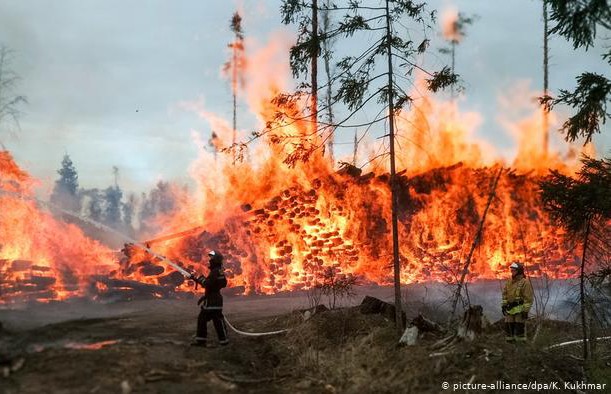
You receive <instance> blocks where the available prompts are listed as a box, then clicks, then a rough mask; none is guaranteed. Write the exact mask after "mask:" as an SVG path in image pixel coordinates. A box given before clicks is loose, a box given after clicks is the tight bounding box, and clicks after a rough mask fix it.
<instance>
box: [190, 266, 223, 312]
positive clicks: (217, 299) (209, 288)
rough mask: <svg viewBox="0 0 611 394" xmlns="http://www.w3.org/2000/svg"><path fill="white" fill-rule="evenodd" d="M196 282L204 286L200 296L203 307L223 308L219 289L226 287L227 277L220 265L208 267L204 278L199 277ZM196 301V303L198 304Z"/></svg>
mask: <svg viewBox="0 0 611 394" xmlns="http://www.w3.org/2000/svg"><path fill="white" fill-rule="evenodd" d="M197 282H198V283H199V284H201V285H202V286H203V287H204V296H203V297H202V298H200V302H199V303H201V304H202V308H203V309H210V310H214V309H219V310H220V309H223V296H222V295H221V289H222V288H224V287H227V278H225V274H224V273H223V272H222V269H221V267H214V268H210V273H209V274H208V276H207V277H206V278H199V279H197ZM199 303H198V304H199Z"/></svg>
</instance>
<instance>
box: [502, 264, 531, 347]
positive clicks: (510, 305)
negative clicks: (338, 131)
mask: <svg viewBox="0 0 611 394" xmlns="http://www.w3.org/2000/svg"><path fill="white" fill-rule="evenodd" d="M509 268H510V269H511V279H510V280H508V281H507V283H506V284H505V287H504V288H503V300H502V304H501V310H502V312H503V315H504V316H505V333H506V337H505V339H506V341H507V342H526V320H527V319H528V312H529V311H530V308H531V306H532V304H533V299H534V296H533V288H532V286H531V284H530V281H529V280H528V278H526V277H525V276H524V266H523V265H522V264H521V263H519V262H514V263H512V264H511V265H510V266H509Z"/></svg>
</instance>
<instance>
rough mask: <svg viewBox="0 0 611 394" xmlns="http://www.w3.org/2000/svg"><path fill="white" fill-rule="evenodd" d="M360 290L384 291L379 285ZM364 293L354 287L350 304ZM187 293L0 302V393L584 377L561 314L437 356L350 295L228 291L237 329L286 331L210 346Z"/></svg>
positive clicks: (306, 389)
mask: <svg viewBox="0 0 611 394" xmlns="http://www.w3.org/2000/svg"><path fill="white" fill-rule="evenodd" d="M363 292H366V293H367V294H370V295H373V296H376V297H378V298H382V299H390V298H391V297H392V289H388V288H374V289H371V288H370V289H363V290H362V291H361V293H363ZM361 299H362V294H359V295H357V297H355V298H354V299H353V300H352V302H353V303H355V304H358V303H359V302H360V300H361ZM194 303H195V300H148V301H131V302H120V303H114V304H95V303H91V302H84V301H72V302H63V303H56V304H49V305H39V306H35V307H29V308H26V309H21V310H10V311H7V310H2V311H0V322H2V323H3V325H4V329H3V330H1V331H0V362H2V357H4V358H5V359H7V358H8V359H12V360H15V359H18V358H23V359H24V361H25V362H24V364H23V366H22V367H21V368H18V369H17V370H15V371H14V372H11V373H10V374H9V376H8V377H0V393H191V392H193V393H196V392H197V393H200V392H209V393H225V392H235V393H243V392H249V393H324V392H329V393H336V392H342V393H344V392H345V393H363V392H366V393H386V392H387V393H399V392H400V393H410V392H413V393H439V392H444V390H443V389H442V383H443V382H448V383H449V384H450V385H452V384H456V383H461V382H462V383H467V382H469V381H471V382H472V383H482V382H488V383H492V382H495V381H503V382H505V383H528V382H533V381H537V382H550V381H557V382H559V384H560V387H563V382H575V381H582V380H583V379H584V374H583V370H582V368H581V364H580V363H579V361H578V360H576V358H577V357H579V355H580V348H579V346H574V345H573V346H566V347H562V348H559V349H554V350H546V347H547V346H548V345H550V344H553V343H557V342H561V341H563V340H568V339H575V338H579V327H577V326H575V325H573V324H571V323H567V322H558V321H548V322H546V323H545V324H544V325H543V328H542V330H541V332H540V334H539V336H538V339H537V341H536V342H535V343H528V344H523V345H521V346H517V345H515V344H507V343H505V342H504V340H503V338H504V334H503V332H502V328H501V327H500V325H491V326H490V327H489V328H488V329H487V330H486V331H485V332H484V334H483V335H482V336H481V337H479V338H478V339H477V340H476V341H473V342H460V343H457V344H456V346H454V347H452V348H451V349H446V352H447V354H442V355H435V354H434V353H436V352H437V353H439V351H438V350H435V349H434V348H433V344H434V343H435V342H437V341H438V340H439V339H440V338H441V337H442V336H440V335H439V334H427V335H424V336H422V337H421V338H420V340H419V342H418V344H417V345H416V346H410V347H400V346H398V345H397V339H398V335H397V332H396V330H395V329H394V326H393V324H392V322H391V321H389V320H388V319H386V318H384V317H383V316H381V315H363V314H361V313H360V312H359V311H358V309H357V308H354V307H349V305H350V302H347V303H345V305H344V306H345V307H344V308H339V309H336V310H331V311H325V312H322V313H319V314H316V315H314V316H312V317H311V318H310V319H308V320H307V321H304V318H303V314H302V313H301V312H298V310H299V309H303V308H307V307H308V299H307V297H306V295H305V294H299V293H295V294H285V295H276V296H273V297H234V298H229V299H226V307H225V309H226V315H227V317H228V319H229V320H230V321H231V322H232V323H233V324H234V325H235V326H236V327H238V328H239V329H242V330H244V331H257V332H258V331H271V330H275V329H282V328H290V331H289V332H288V333H286V334H281V335H277V336H270V337H257V338H253V337H245V336H240V335H237V334H235V333H231V335H230V341H231V342H230V344H229V345H228V346H225V347H220V346H218V345H217V344H216V343H215V342H214V341H213V342H212V346H211V347H209V348H192V347H190V346H189V345H188V344H189V342H190V340H191V337H192V335H193V333H194V330H195V321H196V315H197V308H196V307H195V305H194ZM529 328H530V330H531V332H532V331H533V327H532V325H531V326H530V327H529ZM209 329H212V327H211V325H210V327H209ZM212 333H213V330H212ZM602 334H606V335H611V333H609V332H601V335H602ZM211 338H214V336H212V335H211ZM214 339H215V338H214ZM610 343H611V342H607V343H606V344H601V345H599V348H598V350H599V351H598V354H599V360H598V361H597V363H596V364H595V365H594V366H593V367H592V368H591V371H590V372H589V375H588V376H589V379H590V382H596V383H606V384H607V386H606V387H607V389H606V390H603V391H592V392H611V388H610V387H611V386H610V385H611V381H610V379H611V378H610V377H611V364H610V363H609V360H610V359H609V357H610V356H611V350H610V349H611V346H609V344H610ZM605 346H606V347H605ZM5 362H6V361H5ZM6 365H8V364H6ZM451 391H452V386H450V388H449V389H448V390H446V391H445V392H451ZM457 391H463V392H467V391H465V390H457ZM501 391H502V392H505V393H507V392H528V390H522V391H520V390H516V391H513V390H501ZM501 391H496V390H490V391H489V392H501ZM582 391H587V390H582ZM471 392H477V391H471ZM541 392H545V390H542V391H541ZM552 392H566V391H563V390H560V391H552ZM575 392H577V391H575Z"/></svg>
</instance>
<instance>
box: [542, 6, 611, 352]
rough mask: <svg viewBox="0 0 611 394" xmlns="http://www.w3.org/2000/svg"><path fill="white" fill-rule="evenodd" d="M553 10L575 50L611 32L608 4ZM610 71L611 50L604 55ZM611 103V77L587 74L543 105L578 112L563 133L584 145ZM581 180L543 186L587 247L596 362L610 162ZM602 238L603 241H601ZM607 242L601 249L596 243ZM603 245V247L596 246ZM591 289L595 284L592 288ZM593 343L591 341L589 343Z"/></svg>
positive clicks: (592, 166) (589, 162)
mask: <svg viewBox="0 0 611 394" xmlns="http://www.w3.org/2000/svg"><path fill="white" fill-rule="evenodd" d="M546 2H547V3H548V4H549V6H550V9H551V18H550V19H551V21H552V22H554V23H555V26H553V27H552V29H551V30H550V33H551V34H560V35H561V36H563V37H565V38H566V39H567V40H569V41H572V42H573V47H574V48H575V49H577V48H580V47H584V48H585V49H586V50H587V49H588V48H589V47H591V46H592V45H593V44H594V39H595V38H596V34H597V29H604V30H607V31H608V30H609V29H611V8H610V7H609V5H608V2H607V1H606V0H583V1H564V0H546ZM603 59H606V61H607V62H608V63H609V65H611V50H610V51H608V52H607V53H606V54H604V55H603ZM610 100H611V80H609V79H608V78H607V77H606V76H604V75H600V74H596V73H591V72H584V73H582V74H581V75H580V76H578V77H577V87H576V88H575V90H574V91H568V90H561V91H560V95H559V96H558V97H557V98H552V97H550V96H544V97H543V98H542V99H541V101H542V102H543V103H544V104H546V105H548V106H549V107H551V106H554V105H557V104H561V103H563V104H568V105H569V106H571V107H573V108H574V109H576V110H577V112H576V114H575V115H573V116H571V117H570V118H569V119H568V120H567V121H566V122H565V123H564V124H563V125H562V131H563V132H564V133H565V135H566V139H567V140H568V141H575V140H577V139H578V138H584V139H585V143H588V142H589V141H591V139H592V136H593V135H594V134H596V133H599V132H600V127H601V124H604V123H605V122H606V120H607V119H608V118H610V117H611V114H609V113H608V112H607V105H608V103H609V101H610ZM582 162H583V167H582V169H581V171H580V172H579V173H578V178H577V179H574V178H572V177H567V176H565V175H562V174H560V173H558V172H557V171H552V172H551V174H550V175H549V176H548V177H547V178H546V179H544V180H543V181H542V182H541V190H542V199H543V202H544V206H545V207H546V209H547V211H548V212H549V213H550V215H551V217H552V218H553V219H554V220H556V221H557V222H558V223H559V224H560V225H562V226H563V227H564V228H565V229H566V230H567V233H568V235H569V236H571V237H573V238H576V239H578V240H579V241H580V242H581V245H582V257H581V267H580V275H579V276H580V286H579V288H580V296H579V300H580V306H581V319H582V330H583V331H582V334H583V358H584V360H588V359H589V358H590V356H591V351H590V349H591V345H592V341H591V338H588V337H589V329H588V323H587V311H588V309H591V308H592V305H591V303H589V302H588V300H589V296H588V294H587V292H586V290H587V289H586V280H587V279H588V270H592V269H596V268H600V267H595V266H592V265H594V263H596V262H600V260H598V261H596V260H597V259H591V256H595V255H597V254H598V255H600V253H599V252H596V250H599V251H600V249H602V250H603V254H605V253H606V254H607V255H608V254H611V250H610V249H611V246H610V245H609V241H608V239H609V233H610V231H609V228H608V227H609V226H608V223H609V220H611V199H610V198H609V196H610V195H611V159H609V158H603V159H600V160H596V159H591V158H587V157H586V158H584V159H583V160H582ZM601 234H602V235H601ZM601 239H602V240H603V242H602V244H599V243H598V242H597V240H601ZM597 244H599V247H596V246H595V245H597ZM599 272H607V275H608V273H609V272H611V267H603V269H602V270H600V271H599ZM590 283H592V282H590ZM588 339H590V340H588Z"/></svg>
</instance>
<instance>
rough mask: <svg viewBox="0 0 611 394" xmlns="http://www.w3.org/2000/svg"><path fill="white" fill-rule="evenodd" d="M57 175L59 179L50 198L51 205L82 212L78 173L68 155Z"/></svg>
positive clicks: (65, 156)
mask: <svg viewBox="0 0 611 394" xmlns="http://www.w3.org/2000/svg"><path fill="white" fill-rule="evenodd" d="M57 173H58V174H59V179H58V180H57V181H55V186H54V187H53V192H52V194H51V198H50V201H51V203H53V204H55V205H57V206H58V207H60V208H63V209H67V210H70V211H73V212H77V213H78V212H79V211H80V196H79V194H78V188H79V184H78V173H77V171H76V167H75V166H74V163H73V162H72V160H71V159H70V156H69V155H68V154H67V153H66V154H65V155H64V158H63V159H62V165H61V168H60V169H59V170H58V171H57Z"/></svg>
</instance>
